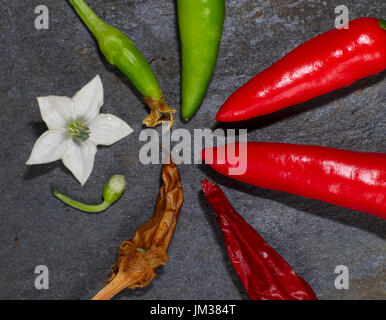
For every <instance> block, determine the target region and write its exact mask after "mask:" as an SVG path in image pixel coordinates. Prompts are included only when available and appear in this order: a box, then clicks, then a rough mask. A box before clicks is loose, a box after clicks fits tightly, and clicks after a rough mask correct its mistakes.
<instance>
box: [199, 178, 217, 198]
mask: <svg viewBox="0 0 386 320" xmlns="http://www.w3.org/2000/svg"><path fill="white" fill-rule="evenodd" d="M201 187H202V191H203V192H204V194H205V196H208V195H209V194H210V193H211V192H212V191H214V190H216V189H219V187H218V186H217V185H215V184H214V183H213V182H212V181H209V180H207V179H202V180H201Z"/></svg>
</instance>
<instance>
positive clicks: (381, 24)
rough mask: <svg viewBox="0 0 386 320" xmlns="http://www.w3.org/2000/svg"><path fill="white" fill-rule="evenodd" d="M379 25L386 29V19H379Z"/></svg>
mask: <svg viewBox="0 0 386 320" xmlns="http://www.w3.org/2000/svg"><path fill="white" fill-rule="evenodd" d="M378 22H379V26H380V27H381V28H382V29H383V30H386V20H384V19H378Z"/></svg>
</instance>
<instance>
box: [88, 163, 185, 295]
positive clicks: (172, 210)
mask: <svg viewBox="0 0 386 320" xmlns="http://www.w3.org/2000/svg"><path fill="white" fill-rule="evenodd" d="M182 202H183V195H182V186H181V181H180V175H179V173H178V169H177V167H176V165H175V164H174V163H173V162H172V161H170V164H164V165H163V166H162V186H161V189H160V192H159V194H158V198H157V203H156V207H155V211H154V214H153V216H152V217H151V219H150V220H149V221H148V222H146V223H145V224H144V225H142V226H141V227H140V228H139V229H138V230H137V232H136V233H135V235H134V237H133V238H132V239H130V240H128V241H124V242H122V243H121V245H120V246H119V253H118V258H117V262H116V264H115V265H114V266H113V267H112V268H111V274H110V278H109V279H108V281H107V282H108V284H107V285H106V286H105V287H104V288H103V289H102V290H101V291H100V292H99V293H98V294H97V295H96V296H95V297H94V298H93V300H108V299H111V298H112V297H113V296H115V295H116V294H117V293H118V292H120V291H122V290H123V289H125V288H129V289H135V288H137V287H146V286H147V285H148V284H149V283H150V282H151V280H152V279H153V278H154V277H155V275H156V274H155V270H156V269H157V267H158V266H160V265H163V264H165V262H166V261H167V260H168V256H167V250H168V248H169V244H170V241H171V239H172V236H173V232H174V229H175V227H176V223H177V218H178V213H179V211H180V209H181V206H182Z"/></svg>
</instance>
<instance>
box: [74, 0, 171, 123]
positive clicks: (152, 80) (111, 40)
mask: <svg viewBox="0 0 386 320" xmlns="http://www.w3.org/2000/svg"><path fill="white" fill-rule="evenodd" d="M69 2H70V3H71V5H72V6H73V7H74V8H75V10H76V11H77V12H78V14H79V16H80V17H81V18H82V20H83V22H84V23H85V24H86V26H87V27H88V29H89V30H90V31H91V32H92V34H93V35H94V36H95V38H96V39H97V41H98V45H99V48H100V49H101V51H102V53H103V54H104V56H105V57H106V59H107V61H108V62H110V63H111V64H112V65H115V66H116V67H117V68H118V69H119V70H121V71H122V72H123V73H124V74H125V75H126V76H127V77H128V78H129V79H130V80H131V82H132V83H133V84H134V86H135V87H136V88H137V89H138V91H139V92H140V93H141V94H142V95H143V97H144V98H143V99H144V101H145V102H146V103H147V105H148V106H149V108H150V114H149V115H148V117H146V119H145V120H144V121H143V123H144V124H145V125H147V126H148V127H155V126H156V125H158V124H160V123H162V122H164V121H169V128H170V127H171V126H172V125H173V121H174V118H173V113H174V112H175V111H174V110H171V109H170V107H169V106H168V105H167V103H166V101H165V98H164V96H163V93H162V90H161V88H160V86H159V83H158V81H157V78H156V76H155V75H154V73H153V70H152V69H151V67H150V65H149V63H148V62H147V61H146V59H145V57H144V56H143V55H142V53H141V52H140V51H139V50H138V49H137V48H136V47H135V46H134V44H133V42H132V41H131V40H130V39H129V38H128V37H127V36H126V35H125V34H123V33H122V32H121V31H119V30H118V29H116V28H114V27H112V26H110V25H108V24H107V23H105V22H103V21H102V20H101V19H99V18H98V16H97V15H96V14H95V13H94V12H93V11H92V10H91V9H90V7H89V6H88V5H87V4H86V3H85V2H84V1H83V0H69Z"/></svg>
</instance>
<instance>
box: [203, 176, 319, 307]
mask: <svg viewBox="0 0 386 320" xmlns="http://www.w3.org/2000/svg"><path fill="white" fill-rule="evenodd" d="M202 189H203V191H204V194H205V197H206V198H207V200H208V202H209V203H210V205H211V206H212V208H213V209H214V211H215V213H216V217H217V220H218V222H219V225H220V227H221V230H222V231H223V235H224V241H225V244H226V246H227V250H228V254H229V257H230V260H231V261H232V263H233V266H234V267H235V269H236V271H237V273H238V275H239V277H240V279H241V281H242V282H243V284H244V286H245V289H246V291H247V293H248V295H249V296H250V297H251V299H253V300H316V295H315V293H314V291H313V290H312V288H311V287H310V285H309V284H308V283H307V282H306V281H304V280H303V279H302V278H301V277H299V276H298V275H296V273H295V271H294V270H293V269H292V268H291V266H290V265H289V264H288V263H287V262H286V261H285V260H284V259H283V258H282V257H281V256H280V255H279V254H278V253H277V252H276V251H275V250H273V249H272V248H271V247H270V246H269V245H268V244H267V243H266V242H265V241H264V239H263V238H262V237H261V236H260V235H259V234H258V233H257V232H256V230H254V229H253V228H252V227H251V226H250V225H249V224H248V223H247V222H246V221H245V220H244V219H243V218H242V217H241V216H240V215H239V214H238V213H237V212H236V211H235V210H234V209H233V207H232V206H231V204H230V203H229V202H228V200H227V198H226V197H225V195H224V193H223V192H222V191H221V189H220V188H219V187H218V186H216V185H215V184H213V183H211V182H210V181H208V180H205V179H204V180H203V181H202Z"/></svg>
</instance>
